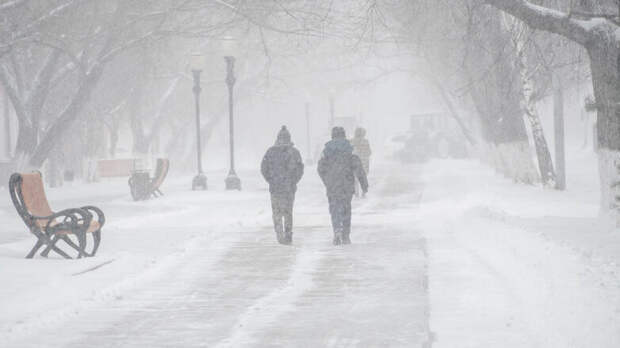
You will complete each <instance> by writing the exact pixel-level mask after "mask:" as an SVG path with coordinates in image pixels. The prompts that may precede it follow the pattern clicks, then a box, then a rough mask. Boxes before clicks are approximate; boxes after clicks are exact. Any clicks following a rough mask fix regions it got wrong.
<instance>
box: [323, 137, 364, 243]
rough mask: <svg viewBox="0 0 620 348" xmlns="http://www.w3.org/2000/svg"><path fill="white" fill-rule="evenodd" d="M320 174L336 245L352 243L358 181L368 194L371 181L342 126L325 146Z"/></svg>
mask: <svg viewBox="0 0 620 348" xmlns="http://www.w3.org/2000/svg"><path fill="white" fill-rule="evenodd" d="M317 171H318V173H319V176H320V177H321V180H322V181H323V184H324V185H325V188H326V191H327V199H328V202H329V213H330V214H331V220H332V227H333V230H334V241H333V242H334V245H340V244H350V243H351V238H350V234H351V199H353V193H354V191H355V188H354V186H355V179H356V178H357V179H358V180H359V182H360V185H361V187H362V192H363V193H364V194H366V192H368V180H367V179H366V173H365V172H364V168H363V166H362V162H361V160H360V158H359V157H358V156H357V155H354V154H353V147H352V146H351V144H350V143H349V141H348V140H347V138H346V134H345V130H344V128H342V127H334V128H333V129H332V140H331V141H329V142H327V143H326V144H325V148H324V150H323V153H322V155H321V159H320V160H319V163H318V166H317Z"/></svg>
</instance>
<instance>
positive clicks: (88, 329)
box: [19, 170, 429, 347]
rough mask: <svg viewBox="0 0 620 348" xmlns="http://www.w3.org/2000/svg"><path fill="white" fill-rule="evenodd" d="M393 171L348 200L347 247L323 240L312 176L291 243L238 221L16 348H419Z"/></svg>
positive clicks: (416, 307) (413, 192)
mask: <svg viewBox="0 0 620 348" xmlns="http://www.w3.org/2000/svg"><path fill="white" fill-rule="evenodd" d="M397 172H399V171H394V170H390V171H385V172H383V173H378V174H375V179H374V187H373V189H374V190H373V191H371V195H370V197H369V198H367V199H359V200H356V201H355V202H354V218H353V225H354V228H353V232H352V240H353V244H352V245H349V246H338V247H335V246H332V245H331V235H330V234H331V232H330V228H329V226H328V225H327V222H328V221H329V220H328V217H327V207H326V200H325V198H324V197H323V190H322V188H321V187H320V183H319V182H318V180H315V179H311V180H309V181H308V183H306V184H304V185H302V186H301V187H300V192H299V193H298V195H297V197H298V198H297V202H296V211H295V218H296V228H295V233H294V245H293V246H281V245H278V244H277V243H276V242H275V235H274V233H273V231H272V229H271V227H270V226H268V225H265V224H259V223H256V224H252V223H249V224H248V223H245V224H243V225H242V226H240V227H239V228H238V229H236V230H235V231H234V233H229V234H227V235H226V236H224V237H222V238H219V239H218V240H217V242H216V243H211V242H209V240H208V239H207V240H203V241H202V242H201V243H200V244H197V245H195V246H193V248H192V250H191V252H188V253H187V255H186V256H185V257H184V258H183V259H182V261H181V262H179V263H178V264H177V265H176V266H175V267H173V268H171V269H169V270H168V271H167V272H164V273H162V274H160V275H159V276H158V277H156V279H153V280H152V281H149V282H148V283H145V284H142V285H141V286H140V287H139V288H136V289H134V290H133V291H131V292H130V293H125V294H123V295H122V296H118V297H117V298H114V299H112V300H110V301H106V302H104V303H97V304H94V305H92V306H90V307H89V308H87V309H84V310H82V311H81V313H80V314H79V315H77V316H75V317H73V318H70V319H68V320H67V322H65V323H62V328H61V329H60V328H54V327H53V326H50V327H48V328H46V329H45V330H43V331H41V332H40V333H38V335H37V336H36V337H28V338H27V339H25V340H24V341H23V342H22V343H20V344H19V346H20V347H22V346H23V347H40V346H54V347H84V346H95V347H137V346H140V347H376V346H390V347H417V346H428V345H429V344H428V337H429V328H428V326H429V314H428V313H429V300H428V291H427V288H428V286H427V274H426V270H427V260H426V250H425V245H426V243H425V240H424V238H423V237H422V235H421V233H420V231H419V230H416V225H415V220H414V215H415V209H416V205H415V199H416V198H415V197H418V198H419V196H420V194H421V193H420V191H421V189H422V186H421V185H420V184H417V183H416V182H415V178H414V179H412V178H410V177H407V178H405V177H403V176H402V174H401V176H398V175H396V174H395V173H397ZM313 174H314V173H307V175H310V176H311V175H313ZM411 197H414V201H412V200H411ZM164 199H165V198H164ZM263 202H264V201H260V202H256V205H261V204H264V203H263ZM225 204H230V209H231V211H234V204H235V203H234V201H230V202H225ZM394 216H398V217H399V218H398V219H394ZM171 218H174V217H173V216H172V217H171ZM403 221H405V222H407V221H408V223H403ZM188 228H194V229H195V228H197V227H196V226H193V227H192V226H188ZM171 233H177V232H176V231H171ZM93 272H96V270H95V271H93Z"/></svg>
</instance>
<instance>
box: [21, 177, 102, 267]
mask: <svg viewBox="0 0 620 348" xmlns="http://www.w3.org/2000/svg"><path fill="white" fill-rule="evenodd" d="M9 190H10V194H11V200H12V201H13V205H14V206H15V209H16V210H17V213H18V214H19V216H20V217H21V218H22V220H24V223H26V226H28V228H29V229H30V232H31V233H32V234H33V235H34V236H35V237H37V242H36V243H35V245H34V247H33V248H32V250H30V252H29V253H28V255H26V258H29V259H30V258H32V257H33V256H34V254H36V253H37V251H38V250H39V249H40V248H41V247H43V246H45V249H44V250H43V252H42V253H41V256H43V257H47V255H48V254H49V252H50V251H52V250H53V251H55V252H56V253H58V254H59V255H61V256H63V257H65V258H67V259H70V258H71V256H69V255H68V254H67V253H65V252H64V251H63V250H62V249H60V248H58V247H57V246H56V243H57V242H58V241H59V240H63V241H64V242H65V243H67V245H69V246H70V247H72V248H73V249H75V250H77V252H78V255H77V257H78V258H81V257H83V256H94V255H95V253H97V249H98V248H99V243H100V242H101V228H102V227H103V225H104V224H105V216H104V215H103V212H102V211H101V210H100V209H99V208H97V207H94V206H84V207H81V208H71V209H65V210H62V211H59V212H56V213H55V212H53V211H52V209H51V208H50V206H49V203H48V201H47V197H46V196H45V189H44V187H43V179H42V177H41V173H39V172H35V173H29V174H19V173H15V174H13V175H11V178H10V180H9ZM93 215H96V217H97V220H93ZM88 234H90V235H92V236H93V240H94V245H93V248H92V250H91V252H90V253H88V252H86V236H87V235H88ZM70 236H74V237H75V238H76V239H77V244H76V243H75V242H74V241H72V240H71V238H70Z"/></svg>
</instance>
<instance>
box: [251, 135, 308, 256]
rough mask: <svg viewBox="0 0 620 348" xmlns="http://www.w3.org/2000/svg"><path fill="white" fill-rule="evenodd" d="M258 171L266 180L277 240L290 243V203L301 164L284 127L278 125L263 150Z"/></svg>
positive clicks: (301, 167)
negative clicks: (270, 143)
mask: <svg viewBox="0 0 620 348" xmlns="http://www.w3.org/2000/svg"><path fill="white" fill-rule="evenodd" d="M261 173H262V174H263V177H264V178H265V180H266V181H267V182H268V183H269V192H270V193H271V210H272V214H273V225H274V229H275V231H276V237H277V238H278V242H279V243H280V244H286V245H290V244H291V243H292V242H293V203H294V201H295V192H296V191H297V183H298V182H299V180H301V177H302V176H303V174H304V164H303V162H302V160H301V155H300V154H299V151H298V150H297V149H296V148H295V146H294V145H293V143H292V142H291V134H290V133H289V131H288V129H286V126H282V129H280V132H278V138H277V140H276V143H275V145H274V146H272V147H270V148H269V149H268V150H267V153H265V156H264V157H263V161H262V163H261ZM283 220H284V221H283Z"/></svg>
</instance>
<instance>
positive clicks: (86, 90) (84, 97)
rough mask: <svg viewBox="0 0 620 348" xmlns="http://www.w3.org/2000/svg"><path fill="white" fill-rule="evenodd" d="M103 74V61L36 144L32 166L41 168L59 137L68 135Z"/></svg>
mask: <svg viewBox="0 0 620 348" xmlns="http://www.w3.org/2000/svg"><path fill="white" fill-rule="evenodd" d="M102 74H103V65H102V63H100V64H97V65H95V66H94V67H93V68H92V69H91V71H90V72H89V73H88V74H86V76H85V77H84V79H83V81H81V83H80V86H79V87H78V91H77V92H76V93H75V95H74V96H73V99H72V100H71V102H70V103H69V105H68V106H67V108H66V109H65V110H64V111H63V112H62V113H61V114H60V116H59V117H58V118H57V119H56V121H54V123H53V125H52V126H51V127H50V128H49V130H48V131H47V132H46V133H45V136H44V137H43V140H42V141H41V142H40V143H39V145H38V146H36V149H35V151H34V153H33V155H32V157H31V158H30V160H29V164H30V165H31V166H32V167H35V168H40V167H41V165H42V164H43V162H44V161H45V160H46V159H47V157H48V156H49V154H50V152H51V151H52V149H53V148H54V146H55V144H57V142H58V141H59V139H60V138H61V137H64V136H66V134H67V132H68V131H70V129H71V125H72V124H73V121H75V119H76V118H77V117H78V116H79V114H80V112H81V111H82V109H83V108H84V106H85V105H86V103H87V102H88V100H89V99H90V95H91V93H92V92H93V90H94V89H95V87H96V85H97V83H98V82H99V79H100V77H101V75H102ZM35 144H36V143H35Z"/></svg>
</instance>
